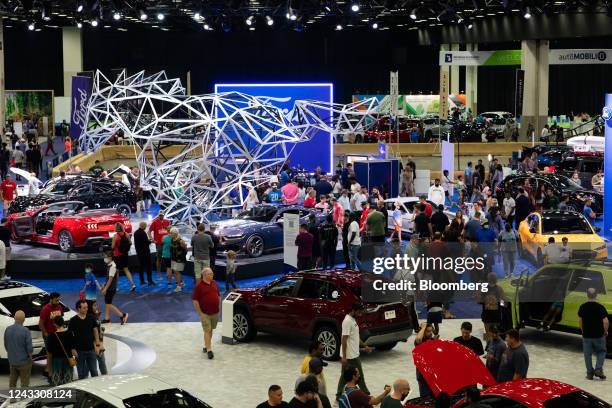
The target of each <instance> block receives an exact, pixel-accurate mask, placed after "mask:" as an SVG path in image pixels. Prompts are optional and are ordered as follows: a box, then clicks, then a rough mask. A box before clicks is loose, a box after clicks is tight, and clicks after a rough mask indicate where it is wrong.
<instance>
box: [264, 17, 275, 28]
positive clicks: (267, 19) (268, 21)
mask: <svg viewBox="0 0 612 408" xmlns="http://www.w3.org/2000/svg"><path fill="white" fill-rule="evenodd" d="M266 24H267V25H269V26H273V25H274V20H273V19H272V17H270V16H266Z"/></svg>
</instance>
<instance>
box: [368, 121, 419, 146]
mask: <svg viewBox="0 0 612 408" xmlns="http://www.w3.org/2000/svg"><path fill="white" fill-rule="evenodd" d="M413 129H416V131H417V134H418V139H419V140H420V139H421V135H422V129H421V127H420V124H419V121H418V120H417V119H411V118H398V123H397V127H395V126H393V123H392V121H391V120H390V119H389V118H388V117H386V116H385V117H382V118H380V119H379V120H378V123H376V124H375V125H373V126H372V127H371V128H370V129H368V130H366V131H365V132H363V141H364V143H378V142H381V141H383V140H384V141H385V142H387V143H410V142H411V140H410V137H411V133H412V130H413Z"/></svg>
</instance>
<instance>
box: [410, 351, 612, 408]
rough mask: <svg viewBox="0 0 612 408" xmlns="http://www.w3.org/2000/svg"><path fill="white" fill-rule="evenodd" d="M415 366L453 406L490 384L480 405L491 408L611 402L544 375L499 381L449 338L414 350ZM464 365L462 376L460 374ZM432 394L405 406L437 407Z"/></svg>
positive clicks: (598, 406) (601, 407) (596, 407)
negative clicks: (469, 392)
mask: <svg viewBox="0 0 612 408" xmlns="http://www.w3.org/2000/svg"><path fill="white" fill-rule="evenodd" d="M412 358H413V360H414V365H415V367H416V368H417V370H419V372H420V373H421V374H422V375H423V378H424V379H425V381H426V382H427V385H429V388H430V389H431V391H432V392H433V394H434V395H436V396H437V395H438V394H440V393H442V392H444V393H446V394H448V395H450V397H451V407H453V408H466V407H469V406H470V403H468V402H466V401H465V399H464V395H463V394H464V390H465V389H466V388H469V387H474V386H477V385H482V386H486V387H487V388H486V389H484V390H483V391H482V392H481V396H482V399H481V401H480V404H482V405H483V406H489V407H491V408H528V407H529V408H569V407H592V408H609V407H610V404H608V403H607V402H605V401H602V400H601V399H599V398H597V397H595V396H594V395H591V394H589V393H587V392H585V391H583V390H581V389H580V388H577V387H574V386H573V385H569V384H565V383H562V382H559V381H555V380H548V379H544V378H527V379H523V380H515V381H506V382H502V383H496V382H495V379H494V378H493V376H492V375H491V373H490V372H489V370H488V369H487V368H486V367H485V365H484V363H483V362H482V361H481V360H480V359H479V358H478V356H477V355H476V354H474V353H473V352H472V351H471V350H469V349H468V348H467V347H464V346H462V345H461V344H458V343H455V342H452V341H449V340H430V341H427V342H425V343H422V344H420V345H419V346H417V347H415V348H414V350H412ZM457 367H461V375H457ZM433 406H434V400H433V399H432V398H431V397H424V398H423V397H419V398H414V399H411V400H408V401H407V402H406V404H405V405H404V407H405V408H425V407H433Z"/></svg>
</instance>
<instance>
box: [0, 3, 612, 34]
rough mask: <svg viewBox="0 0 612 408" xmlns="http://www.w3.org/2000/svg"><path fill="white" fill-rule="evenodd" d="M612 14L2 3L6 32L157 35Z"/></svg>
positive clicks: (576, 9)
mask: <svg viewBox="0 0 612 408" xmlns="http://www.w3.org/2000/svg"><path fill="white" fill-rule="evenodd" d="M559 14H601V15H608V16H610V15H612V0H583V1H574V0H572V1H541V0H501V1H499V0H446V1H431V0H423V1H418V0H373V1H372V0H370V1H365V0H361V1H359V0H354V1H353V0H342V1H337V0H230V1H219V0H161V1H150V0H77V1H74V0H68V1H61V0H0V15H3V16H5V17H6V19H5V24H6V25H8V26H14V27H17V26H21V27H24V28H29V29H30V30H39V29H41V28H42V27H44V26H47V27H58V26H82V25H84V24H86V25H89V26H92V27H102V28H112V29H118V30H121V31H124V30H127V29H129V28H130V27H149V28H151V29H158V30H164V31H166V30H182V31H184V30H186V31H193V30H200V31H202V30H211V31H248V30H251V31H253V30H272V29H285V30H295V31H303V30H345V29H349V30H350V29H351V28H354V27H360V28H363V27H370V28H371V29H376V30H388V29H396V28H398V27H399V28H400V29H402V27H404V28H405V29H408V30H417V29H428V28H430V27H433V28H436V27H443V26H446V27H456V28H457V29H460V30H470V29H471V28H472V24H474V25H477V24H478V23H481V22H484V21H487V20H489V19H494V18H496V17H500V16H517V17H520V18H529V17H530V16H539V15H546V16H553V15H559Z"/></svg>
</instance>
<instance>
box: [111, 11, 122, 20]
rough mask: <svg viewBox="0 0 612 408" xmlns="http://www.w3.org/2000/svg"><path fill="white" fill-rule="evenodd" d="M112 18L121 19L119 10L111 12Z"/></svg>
mask: <svg viewBox="0 0 612 408" xmlns="http://www.w3.org/2000/svg"><path fill="white" fill-rule="evenodd" d="M113 19H115V20H121V14H119V12H118V11H115V12H114V13H113Z"/></svg>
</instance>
